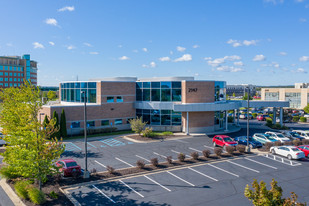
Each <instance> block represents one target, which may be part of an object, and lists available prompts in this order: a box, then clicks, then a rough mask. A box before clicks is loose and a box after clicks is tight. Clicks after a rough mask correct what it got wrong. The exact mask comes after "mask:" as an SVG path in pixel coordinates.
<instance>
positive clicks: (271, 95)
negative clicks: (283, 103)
mask: <svg viewBox="0 0 309 206" xmlns="http://www.w3.org/2000/svg"><path fill="white" fill-rule="evenodd" d="M265 100H266V101H273V100H279V92H266V93H265Z"/></svg>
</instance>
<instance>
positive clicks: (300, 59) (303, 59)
mask: <svg viewBox="0 0 309 206" xmlns="http://www.w3.org/2000/svg"><path fill="white" fill-rule="evenodd" d="M299 61H301V62H307V61H309V56H302V57H300V58H299Z"/></svg>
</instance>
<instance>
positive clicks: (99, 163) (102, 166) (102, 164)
mask: <svg viewBox="0 0 309 206" xmlns="http://www.w3.org/2000/svg"><path fill="white" fill-rule="evenodd" d="M94 161H95V162H96V163H97V164H99V165H101V166H102V167H104V168H106V166H105V165H103V164H102V163H101V162H98V161H96V160H94Z"/></svg>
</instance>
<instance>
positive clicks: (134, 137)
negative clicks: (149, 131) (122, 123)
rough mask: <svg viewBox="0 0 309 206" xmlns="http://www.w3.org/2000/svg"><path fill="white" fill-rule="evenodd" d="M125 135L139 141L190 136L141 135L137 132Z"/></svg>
mask: <svg viewBox="0 0 309 206" xmlns="http://www.w3.org/2000/svg"><path fill="white" fill-rule="evenodd" d="M127 137H129V138H131V139H135V140H139V141H145V142H147V141H154V140H161V141H164V140H165V139H171V138H179V137H191V136H187V135H168V136H157V137H143V136H140V135H138V134H132V135H127Z"/></svg>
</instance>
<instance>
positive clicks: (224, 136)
mask: <svg viewBox="0 0 309 206" xmlns="http://www.w3.org/2000/svg"><path fill="white" fill-rule="evenodd" d="M215 137H230V136H227V135H216V136H215Z"/></svg>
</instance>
